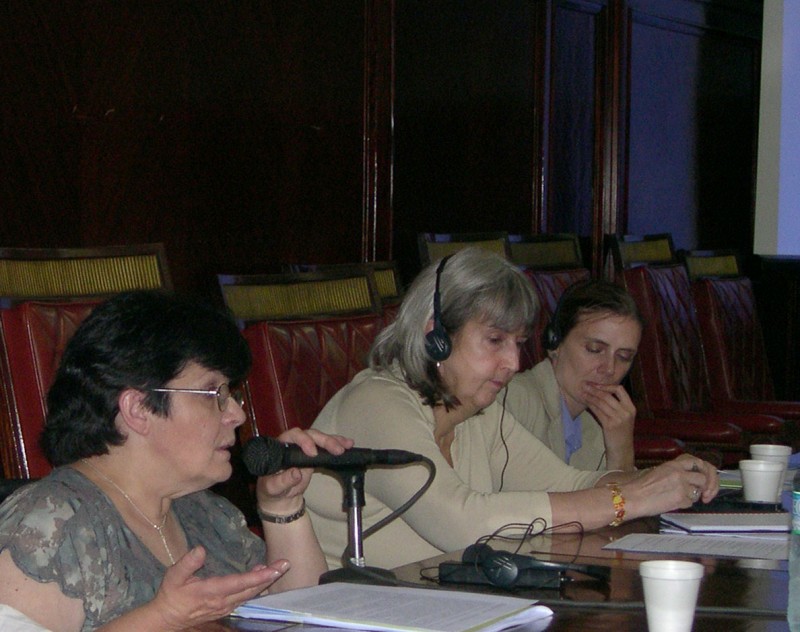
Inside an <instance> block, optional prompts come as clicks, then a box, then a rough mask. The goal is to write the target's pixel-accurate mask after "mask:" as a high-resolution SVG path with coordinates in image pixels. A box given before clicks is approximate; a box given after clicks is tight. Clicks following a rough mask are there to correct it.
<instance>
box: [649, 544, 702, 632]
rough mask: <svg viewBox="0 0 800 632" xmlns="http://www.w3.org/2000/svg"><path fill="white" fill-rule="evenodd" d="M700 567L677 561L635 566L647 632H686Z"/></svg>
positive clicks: (688, 626) (688, 627)
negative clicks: (642, 589)
mask: <svg viewBox="0 0 800 632" xmlns="http://www.w3.org/2000/svg"><path fill="white" fill-rule="evenodd" d="M703 572H704V569H703V565H702V564H698V563H696V562H684V561H680V560H648V561H646V562H642V563H641V564H639V574H640V575H641V576H642V587H643V588H644V606H645V611H646V612H647V627H648V629H649V630H650V632H690V630H691V629H692V623H693V622H694V610H695V606H696V605H697V594H698V592H699V591H700V580H701V579H702V578H703Z"/></svg>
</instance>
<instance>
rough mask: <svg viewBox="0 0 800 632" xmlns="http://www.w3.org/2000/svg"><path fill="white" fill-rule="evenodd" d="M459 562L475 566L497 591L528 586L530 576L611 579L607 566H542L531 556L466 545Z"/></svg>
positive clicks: (557, 563)
mask: <svg viewBox="0 0 800 632" xmlns="http://www.w3.org/2000/svg"><path fill="white" fill-rule="evenodd" d="M461 561H462V562H463V563H464V564H473V565H475V566H477V567H478V568H479V569H480V570H481V571H482V572H483V574H484V575H485V576H486V578H487V579H488V580H489V582H490V583H491V584H492V585H493V586H497V587H498V588H514V587H515V586H516V585H517V584H520V585H523V584H525V585H530V581H529V580H530V575H535V574H537V573H539V574H541V572H542V571H550V572H564V571H575V572H578V573H583V574H584V575H589V576H590V577H593V578H595V579H599V580H603V581H606V580H608V578H609V577H610V576H611V569H610V568H609V567H607V566H598V565H594V564H568V563H561V562H545V561H542V560H537V559H536V558H535V557H533V556H532V555H520V554H519V553H509V552H507V551H495V550H493V549H492V548H491V547H490V546H489V545H488V544H471V545H469V546H468V547H467V548H466V549H464V553H463V554H462V556H461Z"/></svg>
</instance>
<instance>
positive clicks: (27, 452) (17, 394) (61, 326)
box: [0, 300, 100, 478]
mask: <svg viewBox="0 0 800 632" xmlns="http://www.w3.org/2000/svg"><path fill="white" fill-rule="evenodd" d="M99 302H100V301H99V300H94V301H85V302H77V301H71V302H66V303H64V302H46V301H26V302H23V303H19V304H17V305H14V306H13V307H10V308H7V309H0V377H2V380H1V381H0V386H1V387H2V406H1V407H0V449H2V462H3V470H4V474H5V476H6V477H7V478H39V477H42V476H45V475H46V474H47V473H48V472H49V471H50V469H51V468H50V464H49V463H48V461H47V459H46V458H45V456H44V454H43V453H42V451H41V450H40V449H39V435H40V434H41V432H42V429H43V428H44V420H45V415H46V413H47V410H46V408H47V406H46V401H47V391H48V389H49V388H50V385H51V384H52V382H53V379H54V378H55V373H56V369H57V368H58V363H59V362H60V360H61V356H62V355H63V353H64V348H65V347H66V344H67V342H68V341H69V339H70V338H71V337H72V335H73V334H74V333H75V330H76V329H77V328H78V325H80V323H81V322H82V321H83V319H84V318H86V316H88V314H89V313H90V312H91V311H92V309H93V308H94V307H95V305H97V304H98V303H99Z"/></svg>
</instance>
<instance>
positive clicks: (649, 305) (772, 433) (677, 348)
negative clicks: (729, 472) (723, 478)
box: [621, 264, 783, 464]
mask: <svg viewBox="0 0 800 632" xmlns="http://www.w3.org/2000/svg"><path fill="white" fill-rule="evenodd" d="M621 278H622V280H623V282H624V284H625V287H626V288H627V289H628V291H629V292H630V293H631V294H632V295H633V297H634V298H635V300H636V301H637V303H638V305H639V308H640V310H641V311H642V314H643V315H644V318H645V320H646V322H647V323H648V326H647V327H646V328H645V331H644V333H643V336H642V342H641V345H640V347H639V354H638V356H637V362H636V363H634V367H633V369H632V371H631V385H632V391H633V395H634V397H635V401H636V405H637V408H638V409H639V411H640V414H641V415H642V416H643V417H653V418H658V419H660V420H664V421H668V422H671V421H672V420H674V421H682V422H695V423H697V436H696V437H695V438H694V440H696V441H698V442H699V443H698V445H700V446H708V447H715V446H716V447H719V448H721V449H722V450H723V451H725V452H727V453H728V454H727V455H725V456H727V459H726V464H733V463H735V462H736V461H737V460H738V458H741V456H742V455H741V453H742V452H745V451H746V447H747V444H748V443H752V442H755V441H760V440H767V441H770V440H773V439H775V438H776V437H777V436H779V434H780V433H781V432H782V427H783V420H782V419H780V418H778V417H774V416H770V415H764V414H741V413H739V414H733V413H731V412H730V411H724V410H721V409H718V408H716V407H715V406H713V405H712V402H711V398H710V392H709V386H708V384H709V381H708V373H707V368H706V360H705V354H704V353H703V344H702V339H701V337H700V329H699V324H698V320H697V313H696V311H695V306H694V301H693V298H692V293H691V289H690V285H689V278H688V275H687V273H686V269H685V268H684V267H683V265H681V264H672V265H666V266H648V265H641V266H636V267H633V268H628V269H626V270H623V271H622V274H621ZM720 423H722V426H720ZM727 423H731V424H734V425H735V426H736V427H738V428H741V429H742V430H743V431H744V432H745V435H744V436H743V437H741V438H740V443H739V447H738V451H739V452H740V454H738V455H737V454H735V452H736V451H737V450H736V449H734V450H733V452H734V453H731V451H732V450H731V448H732V447H733V448H736V446H731V443H730V438H731V437H730V436H729V435H730V433H729V432H728V433H723V432H722V429H723V428H724V426H725V424H727ZM663 431H664V432H669V429H667V428H665V429H664V430H663ZM706 433H707V434H706ZM725 435H728V436H727V437H726V436H725ZM686 439H687V440H689V437H686ZM723 439H726V441H725V442H723Z"/></svg>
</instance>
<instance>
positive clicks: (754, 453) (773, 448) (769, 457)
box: [750, 443, 792, 502]
mask: <svg viewBox="0 0 800 632" xmlns="http://www.w3.org/2000/svg"><path fill="white" fill-rule="evenodd" d="M791 455H792V448H791V447H789V446H788V445H774V444H771V443H754V444H753V445H751V446H750V457H751V458H753V459H755V460H756V461H775V462H776V463H782V464H783V476H781V482H780V485H779V486H778V495H777V497H776V499H775V502H781V492H782V491H783V485H784V483H785V482H786V473H787V471H788V470H789V457H790V456H791Z"/></svg>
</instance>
